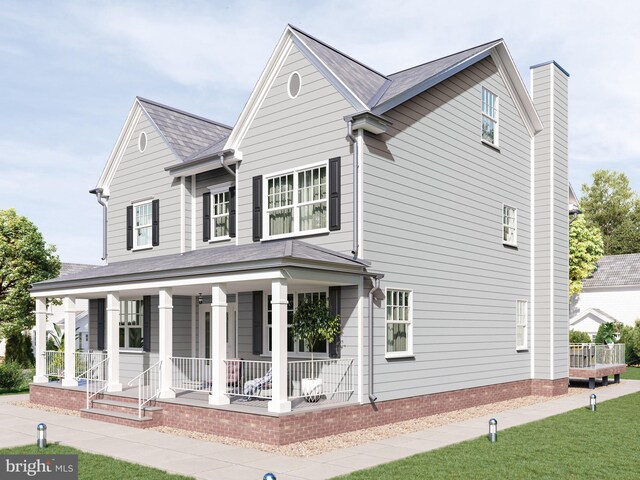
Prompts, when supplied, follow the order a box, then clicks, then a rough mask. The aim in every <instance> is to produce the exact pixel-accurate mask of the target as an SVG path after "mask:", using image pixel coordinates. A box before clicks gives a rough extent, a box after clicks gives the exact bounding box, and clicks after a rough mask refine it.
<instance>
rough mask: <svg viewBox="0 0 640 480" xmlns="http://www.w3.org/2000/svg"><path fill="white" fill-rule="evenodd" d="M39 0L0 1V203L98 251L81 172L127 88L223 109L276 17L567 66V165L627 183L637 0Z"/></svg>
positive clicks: (74, 248) (89, 171) (383, 66)
mask: <svg viewBox="0 0 640 480" xmlns="http://www.w3.org/2000/svg"><path fill="white" fill-rule="evenodd" d="M603 5H604V4H603V3H602V2H601V1H597V2H596V1H566V0H565V1H562V2H558V1H540V0H538V1H535V2H528V1H517V2H515V1H502V0H496V1H493V2H488V3H487V2H485V3H478V2H477V0H476V1H456V0H449V1H431V0H430V1H424V0H421V1H420V0H418V1H405V2H401V1H399V2H389V1H388V0H387V1H371V2H344V1H335V2H334V1H331V2H322V1H317V2H305V1H298V2H293V1H290V2H286V1H279V2H276V1H272V2H269V1H261V2H248V1H247V2H220V1H206V2H204V1H202V2H201V1H192V2H177V1H172V2H162V1H160V2H142V1H127V2H92V1H76V2H64V1H57V2H48V1H29V2H24V1H12V0H8V1H7V0H4V1H3V2H2V8H1V9H0V113H1V114H0V208H9V207H13V208H15V209H16V210H17V211H18V212H19V213H20V214H22V215H26V216H27V217H29V218H30V219H31V220H32V221H33V222H34V223H35V224H36V225H37V226H38V227H39V228H40V230H41V231H42V232H43V233H44V235H45V238H46V240H47V241H48V242H49V243H53V244H55V245H56V246H57V247H58V252H59V254H60V257H61V258H62V260H63V261H68V262H84V263H100V256H101V249H102V246H101V209H100V206H99V205H98V204H97V202H96V200H95V197H94V196H92V195H89V194H88V190H90V189H91V188H93V187H95V184H96V181H97V179H98V176H99V175H100V172H101V171H102V168H103V166H104V163H105V162H106V160H107V158H108V156H109V154H110V152H111V149H112V148H113V146H114V144H115V141H116V139H117V137H118V134H119V132H120V129H121V128H122V126H123V123H124V121H125V119H126V116H127V113H128V111H129V109H130V107H131V104H132V102H133V98H134V97H135V96H136V95H140V96H143V97H147V98H150V99H153V100H156V101H159V102H162V103H166V104H169V105H172V106H175V107H177V108H181V109H183V110H187V111H190V112H193V113H196V114H199V115H203V116H205V117H208V118H212V119H214V120H218V121H220V122H223V123H227V124H231V125H232V124H234V123H235V121H236V119H237V117H238V115H239V114H240V111H241V109H242V107H243V106H244V103H245V102H246V100H247V98H248V96H249V94H250V92H251V89H252V88H253V86H254V84H255V82H256V81H257V79H258V77H259V75H260V73H261V71H262V68H263V67H264V65H265V63H266V61H267V60H268V58H269V55H270V54H271V52H272V50H273V48H274V47H275V45H276V43H277V41H278V39H279V38H280V35H281V33H282V31H283V29H284V27H285V25H286V24H287V23H292V24H293V25H296V26H297V27H299V28H302V29H303V30H305V31H307V32H309V33H310V34H312V35H314V36H316V37H319V38H320V39H322V40H324V41H325V42H327V43H329V44H331V45H333V46H335V47H336V48H339V49H341V50H342V51H344V52H346V53H348V54H349V55H351V56H353V57H355V58H357V59H359V60H360V61H362V62H364V63H366V64H368V65H370V66H372V67H373V68H375V69H377V70H379V71H382V72H384V73H392V72H394V71H397V70H401V69H403V68H407V67H409V66H412V65H415V64H419V63H424V62H426V61H429V60H432V59H434V58H437V57H440V56H444V55H447V54H450V53H453V52H456V51H459V50H462V49H465V48H469V47H471V46H474V45H477V44H481V43H485V42H487V41H490V40H493V39H496V38H501V37H502V38H504V39H505V40H506V42H507V45H508V47H509V49H510V51H511V54H512V55H513V57H514V59H515V62H516V64H517V66H518V68H519V69H520V72H521V75H522V76H523V79H524V81H525V83H526V84H527V85H528V83H529V66H530V65H534V64H537V63H540V62H543V61H547V60H552V59H553V60H556V61H557V62H558V63H559V64H560V65H562V66H563V67H564V68H566V69H567V70H568V71H569V72H570V73H571V80H570V132H571V134H570V162H571V172H570V178H571V181H572V183H573V185H574V187H576V190H579V188H580V185H581V184H582V183H584V182H587V181H589V178H590V174H591V172H593V171H594V170H595V169H597V168H608V169H614V170H618V171H623V172H625V173H626V174H627V175H628V176H629V177H630V179H631V181H632V185H633V187H634V188H635V189H636V190H638V191H640V89H639V88H638V85H640V63H639V62H638V61H637V60H638V55H639V53H640V33H639V32H640V29H638V27H637V21H638V18H640V2H634V1H616V2H609V3H607V5H606V8H603Z"/></svg>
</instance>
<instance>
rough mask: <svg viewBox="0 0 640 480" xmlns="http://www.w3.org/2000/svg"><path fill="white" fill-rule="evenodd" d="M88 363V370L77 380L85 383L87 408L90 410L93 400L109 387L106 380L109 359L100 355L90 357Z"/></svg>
mask: <svg viewBox="0 0 640 480" xmlns="http://www.w3.org/2000/svg"><path fill="white" fill-rule="evenodd" d="M100 358H101V359H100ZM90 363H91V365H90V366H89V368H88V369H87V370H86V371H84V372H83V373H81V374H80V375H79V376H78V378H79V379H84V380H85V381H86V389H87V396H86V398H87V408H91V404H92V402H93V399H94V398H96V397H97V396H98V395H100V394H101V393H102V392H104V391H106V390H107V386H108V385H109V381H108V378H107V371H108V366H109V358H108V357H107V355H106V354H101V357H100V356H98V355H94V356H92V357H91V362H90Z"/></svg>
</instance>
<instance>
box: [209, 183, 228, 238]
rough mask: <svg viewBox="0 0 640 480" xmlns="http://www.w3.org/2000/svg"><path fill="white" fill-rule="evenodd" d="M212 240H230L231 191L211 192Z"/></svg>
mask: <svg viewBox="0 0 640 480" xmlns="http://www.w3.org/2000/svg"><path fill="white" fill-rule="evenodd" d="M211 238H212V239H214V240H216V239H221V238H229V189H226V190H224V191H218V192H216V191H212V192H211Z"/></svg>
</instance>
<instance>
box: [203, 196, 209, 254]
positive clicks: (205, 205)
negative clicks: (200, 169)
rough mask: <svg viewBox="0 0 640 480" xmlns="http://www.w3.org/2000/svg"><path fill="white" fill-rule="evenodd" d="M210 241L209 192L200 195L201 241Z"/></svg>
mask: <svg viewBox="0 0 640 480" xmlns="http://www.w3.org/2000/svg"><path fill="white" fill-rule="evenodd" d="M209 240H211V192H207V193H203V194H202V241H203V242H208V241H209Z"/></svg>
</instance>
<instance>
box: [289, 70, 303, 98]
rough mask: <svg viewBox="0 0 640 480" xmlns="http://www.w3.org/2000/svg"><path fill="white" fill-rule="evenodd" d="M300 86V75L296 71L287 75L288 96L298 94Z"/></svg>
mask: <svg viewBox="0 0 640 480" xmlns="http://www.w3.org/2000/svg"><path fill="white" fill-rule="evenodd" d="M301 87H302V77H300V74H299V73H298V72H293V73H292V74H291V75H289V82H288V89H287V93H289V98H296V97H297V96H298V95H299V94H300V88H301Z"/></svg>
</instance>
